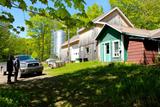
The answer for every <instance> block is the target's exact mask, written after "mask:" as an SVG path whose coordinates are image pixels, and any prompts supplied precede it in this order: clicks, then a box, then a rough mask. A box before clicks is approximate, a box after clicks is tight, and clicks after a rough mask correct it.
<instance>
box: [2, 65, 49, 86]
mask: <svg viewBox="0 0 160 107" xmlns="http://www.w3.org/2000/svg"><path fill="white" fill-rule="evenodd" d="M1 66H3V70H2V71H1V69H0V84H6V83H7V75H3V71H6V63H0V67H1ZM44 71H45V70H44ZM46 77H50V76H48V75H47V74H42V75H40V76H36V75H32V76H28V77H25V78H18V80H19V81H28V80H33V79H42V78H46ZM11 81H12V82H13V81H14V76H12V77H11Z"/></svg>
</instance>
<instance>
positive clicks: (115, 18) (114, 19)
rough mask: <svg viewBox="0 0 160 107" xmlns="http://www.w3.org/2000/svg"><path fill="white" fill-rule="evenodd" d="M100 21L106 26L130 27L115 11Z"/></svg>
mask: <svg viewBox="0 0 160 107" xmlns="http://www.w3.org/2000/svg"><path fill="white" fill-rule="evenodd" d="M101 21H102V22H107V23H108V24H113V25H118V26H125V27H131V26H130V24H129V23H128V22H127V21H126V20H125V19H124V18H123V17H122V16H121V14H120V13H119V12H118V11H117V10H116V11H114V12H113V13H112V14H109V15H108V17H105V18H103V19H102V20H101Z"/></svg>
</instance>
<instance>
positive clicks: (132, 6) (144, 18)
mask: <svg viewBox="0 0 160 107" xmlns="http://www.w3.org/2000/svg"><path fill="white" fill-rule="evenodd" d="M110 4H111V7H112V8H114V7H119V8H120V9H121V10H122V11H123V12H124V14H125V15H126V16H127V17H128V18H129V20H130V21H131V22H132V23H133V24H134V25H135V26H136V27H138V28H145V29H156V28H159V27H160V17H159V15H160V11H159V10H160V0H110Z"/></svg>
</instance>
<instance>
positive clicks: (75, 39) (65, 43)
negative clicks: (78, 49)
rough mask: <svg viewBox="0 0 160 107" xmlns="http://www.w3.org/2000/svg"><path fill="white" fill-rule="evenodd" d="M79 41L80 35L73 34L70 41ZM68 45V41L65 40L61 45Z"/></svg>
mask: <svg viewBox="0 0 160 107" xmlns="http://www.w3.org/2000/svg"><path fill="white" fill-rule="evenodd" d="M77 41H79V35H76V36H73V37H72V38H70V41H69V43H70V44H71V43H73V42H77ZM66 45H68V41H65V42H64V43H63V44H62V45H61V46H62V47H63V46H66Z"/></svg>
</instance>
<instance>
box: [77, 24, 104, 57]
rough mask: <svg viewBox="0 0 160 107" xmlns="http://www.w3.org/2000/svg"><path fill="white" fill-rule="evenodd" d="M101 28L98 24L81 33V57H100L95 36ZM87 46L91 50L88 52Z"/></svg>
mask: <svg viewBox="0 0 160 107" xmlns="http://www.w3.org/2000/svg"><path fill="white" fill-rule="evenodd" d="M101 29H102V26H100V25H96V27H94V28H92V29H90V30H87V31H85V32H80V33H79V40H80V42H79V48H80V52H79V56H80V58H87V59H88V60H96V59H97V58H98V57H97V56H98V55H97V44H96V40H95V38H96V36H97V35H98V33H99V32H100V30H101ZM87 48H89V52H87Z"/></svg>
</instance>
